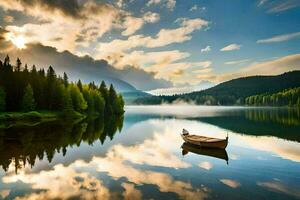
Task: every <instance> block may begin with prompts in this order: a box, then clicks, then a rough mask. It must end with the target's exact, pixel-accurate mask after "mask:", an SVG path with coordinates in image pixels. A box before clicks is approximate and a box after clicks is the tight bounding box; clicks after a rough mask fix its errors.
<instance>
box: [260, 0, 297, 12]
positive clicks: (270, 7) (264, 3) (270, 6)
mask: <svg viewBox="0 0 300 200" xmlns="http://www.w3.org/2000/svg"><path fill="white" fill-rule="evenodd" d="M299 6H300V2H299V1H298V0H273V1H270V0H259V1H258V7H264V8H265V9H266V10H267V13H279V12H284V11H287V10H290V9H293V8H297V7H299Z"/></svg>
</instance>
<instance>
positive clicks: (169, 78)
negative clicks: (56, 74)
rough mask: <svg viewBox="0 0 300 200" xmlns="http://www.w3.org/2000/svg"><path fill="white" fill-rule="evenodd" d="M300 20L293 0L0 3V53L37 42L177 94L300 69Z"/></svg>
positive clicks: (298, 7)
mask: <svg viewBox="0 0 300 200" xmlns="http://www.w3.org/2000/svg"><path fill="white" fill-rule="evenodd" d="M299 19H300V1H299V0H230V1H218V0H111V1H108V0H32V1H28V0H1V1H0V26H1V27H0V28H1V31H0V34H1V35H0V39H1V38H2V40H5V41H6V42H7V43H11V44H12V45H6V46H5V45H2V46H1V47H0V52H9V51H10V50H11V48H16V49H19V50H24V51H25V50H26V49H27V50H28V49H29V48H31V47H32V46H31V44H37V43H38V44H40V45H42V46H45V47H52V48H54V49H56V51H57V52H58V53H61V52H64V51H68V52H70V53H71V54H74V55H75V56H78V57H84V56H86V55H87V56H89V57H91V58H92V59H93V60H101V59H103V60H106V61H107V63H108V64H109V65H110V66H112V67H113V68H114V69H115V70H119V71H120V72H123V71H124V70H125V69H126V70H128V69H129V68H130V69H131V70H132V71H135V70H138V71H139V73H140V72H141V71H143V73H145V74H148V76H151V77H152V78H153V80H152V82H155V81H156V80H157V81H158V82H157V83H155V84H151V83H150V82H149V87H144V86H143V87H139V85H140V84H141V85H142V84H143V85H144V84H145V83H144V82H145V80H143V79H142V78H141V79H140V80H136V81H135V82H134V86H135V87H137V88H139V89H142V90H150V91H151V92H152V93H153V94H169V93H178V92H179V93H180V92H186V91H192V90H198V89H202V88H204V87H210V86H211V85H214V84H218V83H220V82H223V81H226V80H230V79H233V78H238V77H242V76H250V75H275V74H280V73H283V72H286V71H291V70H300V20H299ZM84 67H85V66H82V68H83V70H84ZM124 73H125V72H124ZM133 74H134V73H133ZM137 76H138V74H137ZM126 81H129V82H130V80H126ZM166 83H167V84H166Z"/></svg>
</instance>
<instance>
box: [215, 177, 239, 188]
mask: <svg viewBox="0 0 300 200" xmlns="http://www.w3.org/2000/svg"><path fill="white" fill-rule="evenodd" d="M220 182H222V183H223V184H225V185H227V186H229V187H231V188H234V189H235V188H238V187H241V184H240V183H239V182H237V181H236V180H232V179H221V180H220Z"/></svg>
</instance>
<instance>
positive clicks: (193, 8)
mask: <svg viewBox="0 0 300 200" xmlns="http://www.w3.org/2000/svg"><path fill="white" fill-rule="evenodd" d="M195 10H198V6H197V5H193V6H192V7H191V8H190V11H195Z"/></svg>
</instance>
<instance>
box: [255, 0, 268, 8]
mask: <svg viewBox="0 0 300 200" xmlns="http://www.w3.org/2000/svg"><path fill="white" fill-rule="evenodd" d="M267 1H268V0H259V1H258V4H257V6H258V7H260V6H262V5H264V4H265V3H266V2H267Z"/></svg>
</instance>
